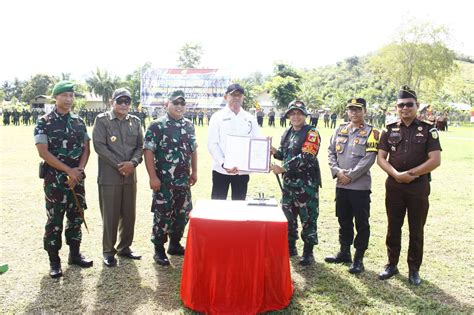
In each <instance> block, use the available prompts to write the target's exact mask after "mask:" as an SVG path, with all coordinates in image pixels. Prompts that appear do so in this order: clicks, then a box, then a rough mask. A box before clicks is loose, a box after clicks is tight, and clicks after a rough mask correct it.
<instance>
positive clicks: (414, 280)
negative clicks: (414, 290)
mask: <svg viewBox="0 0 474 315" xmlns="http://www.w3.org/2000/svg"><path fill="white" fill-rule="evenodd" d="M408 282H410V284H413V285H416V286H419V285H420V284H421V278H420V274H419V273H418V271H410V272H409V273H408Z"/></svg>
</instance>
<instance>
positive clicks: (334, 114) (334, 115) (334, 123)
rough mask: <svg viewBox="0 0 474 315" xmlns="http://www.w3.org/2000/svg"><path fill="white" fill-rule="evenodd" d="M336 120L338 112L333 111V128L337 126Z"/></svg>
mask: <svg viewBox="0 0 474 315" xmlns="http://www.w3.org/2000/svg"><path fill="white" fill-rule="evenodd" d="M336 120H337V114H336V113H332V114H331V128H336Z"/></svg>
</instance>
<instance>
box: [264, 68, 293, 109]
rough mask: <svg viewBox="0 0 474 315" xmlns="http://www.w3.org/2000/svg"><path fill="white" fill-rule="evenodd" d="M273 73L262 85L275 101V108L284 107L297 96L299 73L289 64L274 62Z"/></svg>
mask: <svg viewBox="0 0 474 315" xmlns="http://www.w3.org/2000/svg"><path fill="white" fill-rule="evenodd" d="M273 73H274V76H273V77H272V79H271V80H270V81H267V82H266V83H265V84H264V87H265V89H266V90H267V91H269V92H270V95H271V96H272V98H273V99H274V100H275V101H276V105H277V108H280V109H285V108H287V106H288V104H289V103H290V102H292V101H293V100H295V99H296V98H297V96H298V93H299V92H300V90H301V89H300V82H301V75H299V74H298V72H297V71H296V70H295V69H293V68H292V67H291V66H289V65H286V64H283V63H277V64H275V67H274V69H273Z"/></svg>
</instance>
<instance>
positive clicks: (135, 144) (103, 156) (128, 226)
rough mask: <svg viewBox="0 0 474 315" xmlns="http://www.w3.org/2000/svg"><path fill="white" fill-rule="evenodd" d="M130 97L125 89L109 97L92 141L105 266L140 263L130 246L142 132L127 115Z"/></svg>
mask: <svg viewBox="0 0 474 315" xmlns="http://www.w3.org/2000/svg"><path fill="white" fill-rule="evenodd" d="M131 102H132V97H131V94H130V92H129V91H128V90H127V89H125V88H120V89H116V90H115V91H114V93H113V94H112V110H110V111H107V112H105V113H102V114H99V115H98V116H97V118H96V120H95V124H94V129H93V131H92V138H93V143H94V149H95V151H96V152H97V156H98V158H99V172H98V176H97V183H98V185H99V205H100V212H101V215H102V220H103V232H102V254H103V256H104V264H105V265H106V266H107V267H113V266H115V265H116V264H117V260H116V259H115V254H116V253H118V255H119V256H121V257H126V258H129V259H140V258H141V256H140V255H138V254H137V253H134V252H133V251H132V249H131V248H130V246H131V245H132V242H133V236H134V231H135V217H136V198H137V174H136V171H135V168H136V167H137V166H138V164H139V163H140V162H141V161H142V155H143V132H142V128H141V122H140V119H139V118H138V117H137V116H134V115H130V114H129V110H130V105H131ZM117 232H118V233H119V234H120V241H119V243H118V244H117V247H115V245H116V242H117Z"/></svg>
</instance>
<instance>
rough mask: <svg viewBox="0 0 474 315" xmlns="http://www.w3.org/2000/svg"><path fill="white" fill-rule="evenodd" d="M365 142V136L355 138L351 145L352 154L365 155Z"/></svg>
mask: <svg viewBox="0 0 474 315" xmlns="http://www.w3.org/2000/svg"><path fill="white" fill-rule="evenodd" d="M366 144H367V138H366V137H359V138H355V139H354V142H353V144H352V145H353V147H352V155H355V156H365V149H366Z"/></svg>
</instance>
